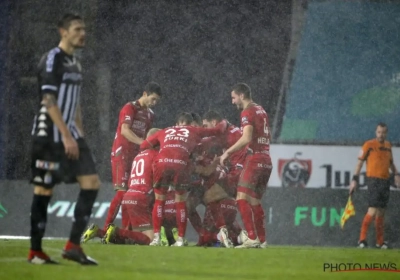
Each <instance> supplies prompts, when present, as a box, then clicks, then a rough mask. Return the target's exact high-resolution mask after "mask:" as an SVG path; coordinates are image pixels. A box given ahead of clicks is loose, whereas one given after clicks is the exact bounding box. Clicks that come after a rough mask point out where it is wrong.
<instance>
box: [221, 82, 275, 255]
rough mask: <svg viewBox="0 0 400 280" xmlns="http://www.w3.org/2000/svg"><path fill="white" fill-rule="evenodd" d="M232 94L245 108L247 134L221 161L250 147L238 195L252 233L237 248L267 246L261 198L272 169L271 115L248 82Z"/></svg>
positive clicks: (242, 214)
mask: <svg viewBox="0 0 400 280" xmlns="http://www.w3.org/2000/svg"><path fill="white" fill-rule="evenodd" d="M231 97H232V104H235V105H236V106H237V108H238V109H239V110H241V111H242V112H241V116H240V117H241V128H242V133H243V134H242V137H241V138H240V139H239V140H238V141H237V142H236V143H235V144H234V145H232V146H231V147H230V148H229V149H228V150H226V151H225V152H224V154H223V155H222V156H221V158H220V163H221V164H222V165H223V164H225V161H226V160H227V159H228V158H229V157H230V156H232V154H233V153H234V152H236V151H238V150H241V149H243V148H244V147H246V146H248V149H249V152H248V154H247V156H246V160H245V163H244V167H243V170H242V172H241V174H240V178H239V184H238V187H237V195H236V202H237V206H238V209H239V212H240V214H241V216H242V221H243V224H244V228H245V229H246V231H247V235H248V236H247V238H246V240H244V241H243V244H242V245H241V246H237V247H236V248H260V247H261V248H265V247H267V241H266V231H265V214H264V210H263V208H262V205H261V198H262V196H263V195H264V192H265V190H266V188H267V184H268V180H269V177H270V175H271V171H272V162H271V157H270V153H269V148H270V145H269V144H270V130H269V121H268V115H267V113H266V112H265V110H264V109H263V108H262V107H261V106H260V105H258V104H256V103H254V102H253V100H252V96H251V89H250V87H249V86H248V85H246V84H243V83H240V84H237V85H235V86H234V87H233V89H232V92H231Z"/></svg>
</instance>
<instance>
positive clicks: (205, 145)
mask: <svg viewBox="0 0 400 280" xmlns="http://www.w3.org/2000/svg"><path fill="white" fill-rule="evenodd" d="M240 137H242V132H241V130H240V128H238V127H236V126H234V125H233V124H230V123H228V127H227V129H226V131H225V133H224V134H222V135H220V136H217V137H207V138H203V139H202V141H201V145H199V149H200V151H201V154H206V155H209V157H210V159H211V160H212V159H213V158H214V155H215V154H217V155H221V154H222V152H223V151H222V149H228V148H229V147H231V146H233V145H234V144H235V143H236V142H237V141H238V140H239V139H240ZM220 150H221V151H220ZM246 153H247V148H243V149H242V150H239V151H236V152H234V153H233V154H232V155H231V156H230V157H229V161H228V162H229V164H228V165H229V168H234V167H235V166H236V165H237V164H243V163H244V160H245V159H246Z"/></svg>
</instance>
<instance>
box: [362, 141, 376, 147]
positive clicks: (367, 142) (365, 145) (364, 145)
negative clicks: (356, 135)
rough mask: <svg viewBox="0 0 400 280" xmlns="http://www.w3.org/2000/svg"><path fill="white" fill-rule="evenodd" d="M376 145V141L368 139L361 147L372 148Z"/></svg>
mask: <svg viewBox="0 0 400 280" xmlns="http://www.w3.org/2000/svg"><path fill="white" fill-rule="evenodd" d="M377 143H378V141H376V139H369V140H367V141H365V142H364V144H363V147H370V146H373V145H375V144H377Z"/></svg>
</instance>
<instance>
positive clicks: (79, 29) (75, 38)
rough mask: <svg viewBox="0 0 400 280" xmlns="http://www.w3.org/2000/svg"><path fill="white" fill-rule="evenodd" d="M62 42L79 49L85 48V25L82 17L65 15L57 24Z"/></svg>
mask: <svg viewBox="0 0 400 280" xmlns="http://www.w3.org/2000/svg"><path fill="white" fill-rule="evenodd" d="M57 27H58V30H59V32H60V36H61V41H63V42H65V43H66V44H68V46H70V47H72V48H74V49H79V48H83V47H84V46H85V23H84V22H83V19H82V17H81V16H80V15H77V14H65V15H64V16H63V17H62V18H61V19H60V20H59V21H58V24H57Z"/></svg>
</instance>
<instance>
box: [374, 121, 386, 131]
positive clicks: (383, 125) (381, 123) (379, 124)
mask: <svg viewBox="0 0 400 280" xmlns="http://www.w3.org/2000/svg"><path fill="white" fill-rule="evenodd" d="M378 126H380V127H383V128H386V130H387V129H388V127H387V125H386V124H385V123H384V122H380V123H378V125H377V126H376V127H378Z"/></svg>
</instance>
